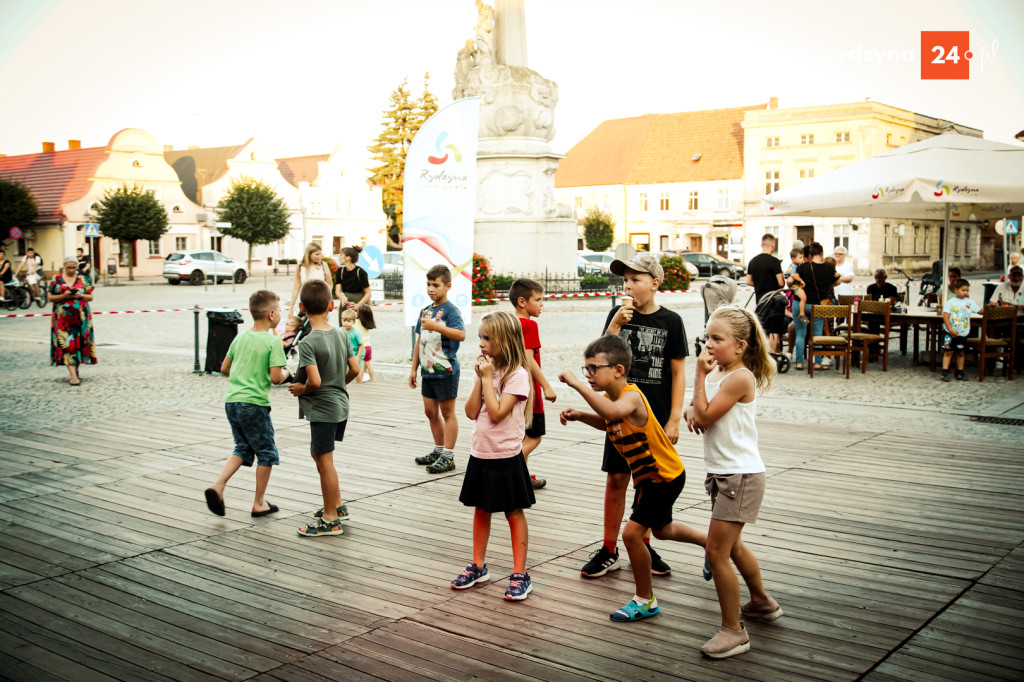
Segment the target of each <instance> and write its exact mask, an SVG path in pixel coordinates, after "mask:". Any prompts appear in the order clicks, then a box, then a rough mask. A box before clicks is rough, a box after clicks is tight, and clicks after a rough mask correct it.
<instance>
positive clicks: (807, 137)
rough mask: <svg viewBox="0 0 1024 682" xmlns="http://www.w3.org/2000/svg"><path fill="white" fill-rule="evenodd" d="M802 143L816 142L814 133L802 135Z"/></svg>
mask: <svg viewBox="0 0 1024 682" xmlns="http://www.w3.org/2000/svg"><path fill="white" fill-rule="evenodd" d="M800 144H814V135H801V136H800Z"/></svg>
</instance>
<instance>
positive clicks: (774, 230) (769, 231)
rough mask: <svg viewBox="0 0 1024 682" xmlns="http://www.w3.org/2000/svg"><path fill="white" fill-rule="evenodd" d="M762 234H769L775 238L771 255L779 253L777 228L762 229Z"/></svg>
mask: <svg viewBox="0 0 1024 682" xmlns="http://www.w3.org/2000/svg"><path fill="white" fill-rule="evenodd" d="M764 233H765V234H770V235H771V236H773V237H775V249H774V250H773V251H772V253H778V252H779V228H778V227H766V228H764Z"/></svg>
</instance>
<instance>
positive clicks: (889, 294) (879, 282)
mask: <svg viewBox="0 0 1024 682" xmlns="http://www.w3.org/2000/svg"><path fill="white" fill-rule="evenodd" d="M886 276H887V275H886V274H885V268H878V269H877V270H875V283H874V284H872V285H870V286H868V291H867V296H868V298H869V299H870V300H872V301H885V300H889V301H892V302H893V303H895V302H896V300H897V299H898V298H899V296H900V292H899V290H898V289H897V288H896V287H895V286H893V285H892V284H889V283H888V282H886V281H885V279H886Z"/></svg>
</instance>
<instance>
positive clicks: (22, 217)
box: [0, 178, 39, 244]
mask: <svg viewBox="0 0 1024 682" xmlns="http://www.w3.org/2000/svg"><path fill="white" fill-rule="evenodd" d="M38 215H39V206H38V205H37V204H36V200H35V198H33V196H32V192H30V191H29V189H28V187H26V186H25V185H23V184H21V183H20V182H15V181H14V180H4V179H2V178H0V244H6V243H7V241H8V240H9V237H10V233H11V228H12V227H20V228H21V229H22V231H24V230H25V229H26V228H28V227H31V225H32V224H33V223H34V222H35V221H36V217H37V216H38Z"/></svg>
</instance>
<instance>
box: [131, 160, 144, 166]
mask: <svg viewBox="0 0 1024 682" xmlns="http://www.w3.org/2000/svg"><path fill="white" fill-rule="evenodd" d="M132 168H142V162H141V161H139V160H138V159H135V160H134V161H132Z"/></svg>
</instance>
